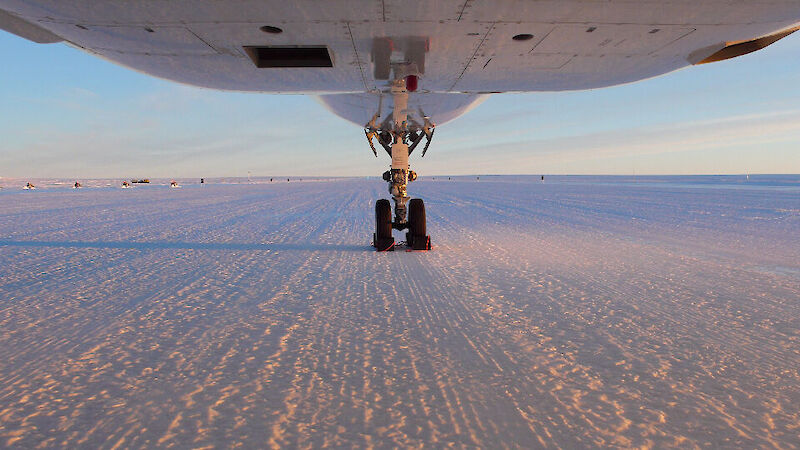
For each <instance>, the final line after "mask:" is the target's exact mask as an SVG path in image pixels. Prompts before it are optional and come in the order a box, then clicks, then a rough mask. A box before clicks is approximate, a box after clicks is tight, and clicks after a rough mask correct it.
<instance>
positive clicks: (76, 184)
mask: <svg viewBox="0 0 800 450" xmlns="http://www.w3.org/2000/svg"><path fill="white" fill-rule="evenodd" d="M82 187H83V185H82V184H81V183H80V182H78V181H76V182H75V184H74V185H72V189H78V188H82Z"/></svg>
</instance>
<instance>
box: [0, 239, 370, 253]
mask: <svg viewBox="0 0 800 450" xmlns="http://www.w3.org/2000/svg"><path fill="white" fill-rule="evenodd" d="M0 247H46V248H95V249H97V248H99V249H112V248H114V249H130V250H165V249H179V250H229V251H230V250H239V251H243V250H269V251H287V250H295V251H326V250H327V251H349V252H366V251H370V252H374V251H375V250H374V249H373V248H372V246H369V245H345V244H317V243H305V244H302V243H281V242H277V243H269V244H261V243H214V242H163V241H154V242H126V241H116V242H109V241H96V242H95V241H12V240H0Z"/></svg>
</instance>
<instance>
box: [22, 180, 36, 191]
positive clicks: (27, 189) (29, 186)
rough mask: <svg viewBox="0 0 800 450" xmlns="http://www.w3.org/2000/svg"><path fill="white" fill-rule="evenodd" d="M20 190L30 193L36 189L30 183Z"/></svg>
mask: <svg viewBox="0 0 800 450" xmlns="http://www.w3.org/2000/svg"><path fill="white" fill-rule="evenodd" d="M22 189H24V190H26V191H32V190H34V189H36V186H34V185H33V184H32V183H30V182H28V183H25V186H22Z"/></svg>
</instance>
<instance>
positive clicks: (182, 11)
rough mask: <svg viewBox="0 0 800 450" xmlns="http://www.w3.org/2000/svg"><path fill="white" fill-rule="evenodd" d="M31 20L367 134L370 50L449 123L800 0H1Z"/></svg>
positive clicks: (187, 77)
mask: <svg viewBox="0 0 800 450" xmlns="http://www.w3.org/2000/svg"><path fill="white" fill-rule="evenodd" d="M25 23H28V24H30V25H31V26H30V27H28V28H27V33H28V34H30V36H26V37H28V38H31V37H38V38H39V39H40V40H41V41H53V40H57V39H53V37H60V38H61V39H63V40H64V41H67V42H69V43H72V44H73V45H76V46H79V47H81V48H82V49H84V50H86V51H88V52H91V53H94V54H97V55H98V56H101V57H103V58H106V59H109V60H112V61H115V62H117V63H119V64H122V65H125V66H128V67H131V68H133V69H136V70H139V71H142V72H145V73H148V74H151V75H154V76H158V77H162V78H166V79H170V80H174V81H177V82H181V83H187V84H192V85H197V86H204V87H209V88H214V89H228V90H241V91H256V92H270V93H313V94H325V96H324V97H323V98H322V102H323V103H324V104H325V105H327V106H328V107H329V108H330V109H332V110H333V111H334V112H335V113H337V114H339V115H341V116H343V117H345V118H347V119H349V120H351V121H353V122H355V123H357V124H359V125H363V124H365V123H366V122H367V121H369V119H370V118H371V117H372V116H373V115H374V114H375V113H376V112H379V110H380V107H381V106H382V108H383V111H382V112H381V114H380V115H381V118H382V119H381V120H384V119H387V118H389V117H390V116H391V114H390V113H389V114H387V113H388V112H389V111H391V110H392V108H393V106H392V105H391V103H392V98H391V95H390V88H391V86H390V83H391V81H390V80H389V79H383V77H381V76H376V75H380V73H379V72H380V69H381V61H383V60H382V59H381V58H379V57H377V56H376V53H375V52H376V48H378V47H379V46H380V45H387V42H388V43H389V44H388V45H389V47H390V48H391V49H392V50H391V52H390V54H389V56H388V58H389V60H388V62H387V61H384V62H387V63H391V64H394V65H396V66H401V65H403V64H406V65H405V66H404V67H406V68H409V67H413V70H414V71H416V73H419V75H420V79H419V91H418V92H417V93H414V94H411V95H410V96H409V108H408V111H409V126H410V128H418V127H419V126H420V125H421V124H422V122H423V119H422V114H423V113H424V114H427V115H428V116H430V117H431V118H432V120H433V122H435V123H437V124H439V125H441V124H442V123H444V122H446V121H448V120H450V119H452V118H454V117H456V116H458V115H460V114H462V113H464V112H465V111H467V110H468V109H469V108H470V107H472V106H474V104H476V103H477V102H478V101H479V100H480V98H481V97H480V96H481V95H483V94H488V93H493V92H514V91H560V90H575V89H591V88H599V87H604V86H611V85H616V84H621V83H628V82H632V81H636V80H641V79H645V78H649V77H653V76H656V75H660V74H663V73H667V72H670V71H673V70H676V69H679V68H682V67H685V66H687V65H689V64H690V62H689V60H688V58H689V55H691V54H694V57H697V54H696V52H697V51H698V50H700V51H701V52H708V53H709V54H711V53H713V52H714V51H716V50H718V49H719V48H722V46H724V45H725V43H728V42H735V41H742V40H748V39H753V38H757V37H760V36H764V35H767V34H771V33H774V32H776V31H779V30H783V29H787V28H790V27H793V26H796V25H798V24H799V23H800V1H798V0H770V1H766V0H764V1H760V0H750V1H737V2H731V1H728V0H666V1H662V0H639V1H631V0H609V1H588V0H563V1H555V0H554V1H497V0H443V1H432V2H407V1H400V0H384V1H379V0H327V1H314V0H296V1H291V2H285V1H275V0H266V1H263V0H231V1H224V2H221V1H214V0H142V1H136V2H131V1H124V0H106V1H96V0H32V1H31V0H0V28H4V29H9V31H12V32H14V30H15V29H16V30H24V29H25V28H26V27H24V26H21V24H22V25H24V24H25ZM263 25H271V26H276V27H279V28H281V29H282V30H283V32H282V33H280V34H269V33H264V32H262V31H261V30H260V27H261V26H263ZM31 30H33V31H31ZM17 33H18V34H21V35H24V34H23V32H21V31H18V32H17ZM517 34H531V35H533V37H532V38H531V39H529V40H521V41H518V40H514V39H512V37H513V36H515V35H517ZM246 45H251V46H307V45H324V46H326V47H327V48H328V49H329V51H330V53H331V55H332V58H333V67H332V68H280V69H275V68H271V69H259V68H256V67H255V65H254V64H253V62H252V61H251V60H250V59H249V58H248V57H247V55H246V54H245V53H244V51H243V49H242V47H243V46H246ZM701 56H702V55H701ZM408 63H412V65H408ZM390 78H391V77H390ZM331 94H337V95H331ZM341 94H346V95H341ZM382 95H383V97H384V98H383V100H382V101H380V97H381V96H382ZM379 105H381V106H379ZM421 111H422V112H421Z"/></svg>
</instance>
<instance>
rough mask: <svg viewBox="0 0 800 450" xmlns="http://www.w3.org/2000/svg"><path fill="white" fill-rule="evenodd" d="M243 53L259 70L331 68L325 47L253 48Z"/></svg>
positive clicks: (331, 63) (245, 49)
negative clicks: (245, 53) (275, 68)
mask: <svg viewBox="0 0 800 450" xmlns="http://www.w3.org/2000/svg"><path fill="white" fill-rule="evenodd" d="M244 51H245V52H247V55H248V56H249V57H250V59H252V60H253V63H254V64H255V65H256V67H258V68H259V69H262V68H267V67H333V61H332V60H331V55H330V52H328V48H327V47H325V46H305V47H253V46H246V47H244Z"/></svg>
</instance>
